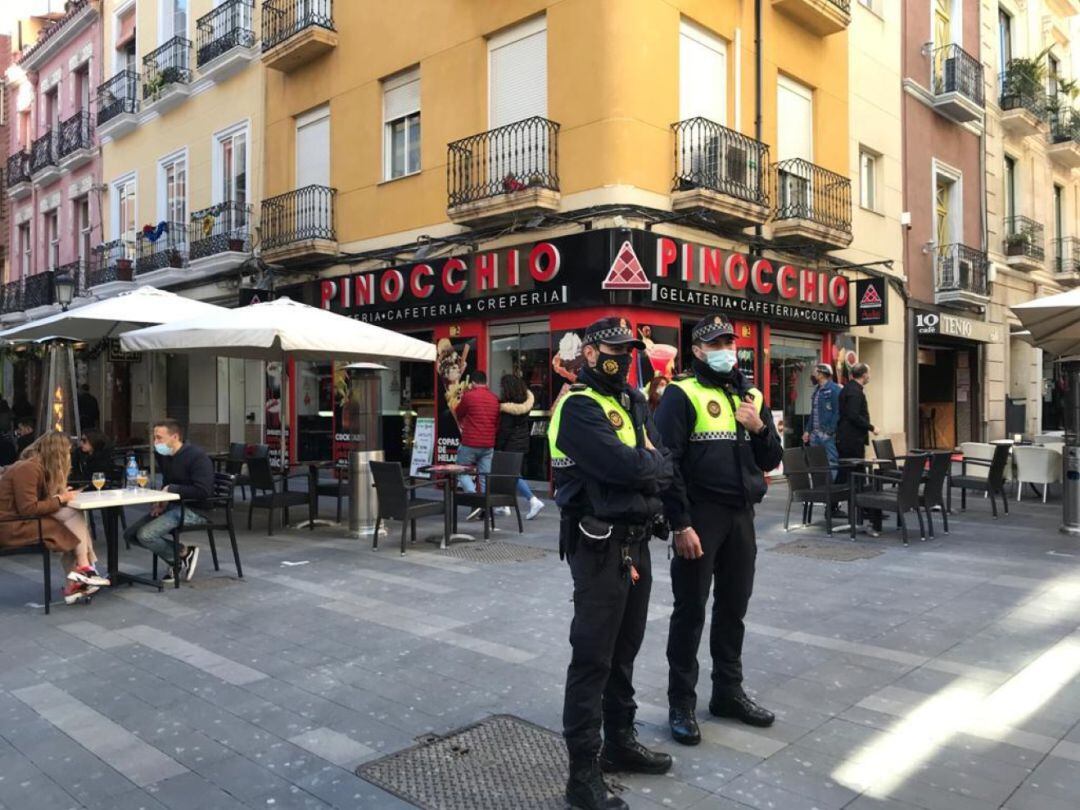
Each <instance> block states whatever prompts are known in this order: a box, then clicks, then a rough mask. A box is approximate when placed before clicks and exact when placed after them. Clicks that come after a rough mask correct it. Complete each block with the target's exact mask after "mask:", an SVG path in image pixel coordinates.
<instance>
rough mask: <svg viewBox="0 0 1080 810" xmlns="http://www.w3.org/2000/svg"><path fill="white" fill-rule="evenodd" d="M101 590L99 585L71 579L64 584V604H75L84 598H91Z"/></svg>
mask: <svg viewBox="0 0 1080 810" xmlns="http://www.w3.org/2000/svg"><path fill="white" fill-rule="evenodd" d="M98 590H100V589H99V588H98V586H97V585H86V584H84V583H82V582H75V581H74V580H71V581H69V582H68V584H67V585H65V586H64V604H65V605H74V604H76V603H78V602H81V601H82V600H84V599H89V598H90V597H91V596H93V595H94V594H95V593H97V592H98Z"/></svg>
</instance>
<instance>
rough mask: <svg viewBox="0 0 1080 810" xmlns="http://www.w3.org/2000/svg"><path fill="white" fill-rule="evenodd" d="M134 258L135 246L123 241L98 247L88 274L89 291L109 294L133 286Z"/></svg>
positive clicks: (87, 284) (91, 260)
mask: <svg viewBox="0 0 1080 810" xmlns="http://www.w3.org/2000/svg"><path fill="white" fill-rule="evenodd" d="M134 258H135V245H134V244H132V243H131V242H125V241H124V240H123V239H114V240H113V241H111V242H105V243H104V244H101V245H98V246H97V247H96V248H94V255H93V256H92V257H91V259H90V267H89V268H88V269H87V272H86V286H87V289H88V290H89V289H93V290H94V291H95V292H97V293H99V294H100V293H105V294H108V293H111V292H114V291H115V292H119V291H121V290H124V289H127V288H129V287H131V286H133V285H132V283H131V280H132V275H133V270H134Z"/></svg>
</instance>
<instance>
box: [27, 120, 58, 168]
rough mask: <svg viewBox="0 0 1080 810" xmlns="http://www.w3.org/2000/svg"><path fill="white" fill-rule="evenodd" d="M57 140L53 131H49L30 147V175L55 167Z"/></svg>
mask: <svg viewBox="0 0 1080 810" xmlns="http://www.w3.org/2000/svg"><path fill="white" fill-rule="evenodd" d="M56 145H57V138H56V133H55V132H54V131H53V130H51V129H50V130H49V131H48V132H46V133H45V134H44V135H42V136H41V137H40V138H38V139H37V140H36V141H34V144H33V146H31V147H30V173H31V174H36V173H37V172H40V171H41V170H42V169H45V168H47V167H49V166H55V165H56V160H57V149H56Z"/></svg>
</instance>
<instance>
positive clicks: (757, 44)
mask: <svg viewBox="0 0 1080 810" xmlns="http://www.w3.org/2000/svg"><path fill="white" fill-rule="evenodd" d="M754 139H755V140H756V141H757V142H758V143H762V137H761V0H754ZM768 171H769V167H768V166H765V167H763V174H764V177H765V179H766V181H767V180H768ZM761 236H762V229H761V226H760V225H755V226H754V237H755V239H756V240H757V242H758V244H760V243H761Z"/></svg>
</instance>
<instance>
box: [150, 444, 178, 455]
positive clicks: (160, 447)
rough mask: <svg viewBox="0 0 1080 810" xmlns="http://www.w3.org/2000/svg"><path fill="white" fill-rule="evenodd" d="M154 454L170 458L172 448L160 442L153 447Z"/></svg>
mask: <svg viewBox="0 0 1080 810" xmlns="http://www.w3.org/2000/svg"><path fill="white" fill-rule="evenodd" d="M154 452H155V453H157V454H158V455H159V456H171V455H172V453H173V451H172V448H171V447H169V445H167V444H162V443H161V442H158V443H156V444H155V445H154Z"/></svg>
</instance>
